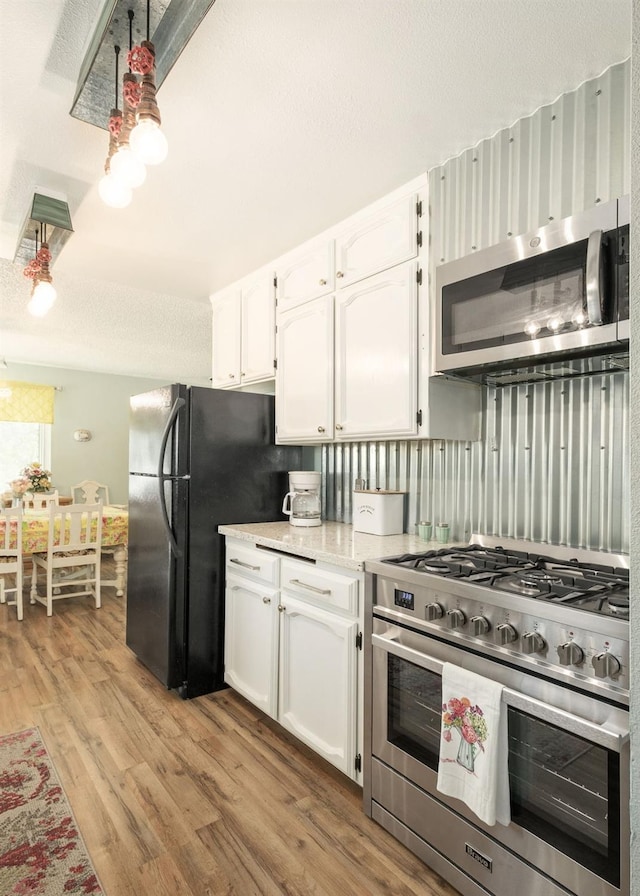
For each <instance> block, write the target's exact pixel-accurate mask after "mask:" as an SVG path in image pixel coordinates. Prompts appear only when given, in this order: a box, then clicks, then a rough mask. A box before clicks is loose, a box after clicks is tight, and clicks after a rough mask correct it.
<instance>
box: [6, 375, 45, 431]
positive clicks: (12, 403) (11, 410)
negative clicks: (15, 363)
mask: <svg viewBox="0 0 640 896" xmlns="http://www.w3.org/2000/svg"><path fill="white" fill-rule="evenodd" d="M54 394H55V389H54V387H53V386H39V385H37V384H36V383H20V382H11V381H9V380H0V420H3V421H5V422H7V423H53V398H54Z"/></svg>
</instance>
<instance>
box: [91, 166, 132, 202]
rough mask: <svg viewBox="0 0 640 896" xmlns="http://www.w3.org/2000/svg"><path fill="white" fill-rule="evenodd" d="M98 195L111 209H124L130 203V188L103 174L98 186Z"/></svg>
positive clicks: (110, 175)
mask: <svg viewBox="0 0 640 896" xmlns="http://www.w3.org/2000/svg"><path fill="white" fill-rule="evenodd" d="M98 193H99V194H100V198H101V199H102V201H103V202H104V203H106V204H107V205H109V206H111V208H126V207H127V206H128V205H129V203H130V202H131V198H132V196H133V193H132V192H131V187H128V186H127V185H126V184H123V183H122V181H120V180H118V179H117V178H115V177H114V176H113V174H105V176H104V177H103V178H102V179H101V180H100V183H99V184H98Z"/></svg>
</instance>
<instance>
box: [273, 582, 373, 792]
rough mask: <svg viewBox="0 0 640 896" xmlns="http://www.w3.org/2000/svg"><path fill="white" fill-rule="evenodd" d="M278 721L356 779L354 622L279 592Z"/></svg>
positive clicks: (355, 629)
mask: <svg viewBox="0 0 640 896" xmlns="http://www.w3.org/2000/svg"><path fill="white" fill-rule="evenodd" d="M280 600H281V610H280V616H281V624H280V699H279V707H278V720H279V722H280V724H281V725H283V726H284V727H285V728H287V729H288V730H289V731H291V732H292V733H293V734H295V735H296V737H298V738H300V740H301V741H304V743H306V744H308V746H310V747H311V748H312V749H313V750H315V751H316V752H317V753H319V754H320V755H321V756H323V757H324V758H325V759H326V760H327V761H328V762H331V763H332V764H333V765H335V766H336V767H337V768H339V769H340V770H341V771H343V772H344V773H345V774H346V775H349V777H350V778H355V768H354V763H355V755H356V725H357V718H356V678H357V675H356V669H357V652H358V651H357V649H356V635H357V633H358V623H357V622H356V621H355V620H349V619H345V618H343V617H339V616H337V615H335V614H332V613H328V612H326V611H325V610H322V609H320V608H318V607H314V606H311V605H309V604H305V603H304V602H303V601H298V600H296V599H295V598H293V597H291V596H290V595H289V594H288V593H286V592H282V594H281V598H280Z"/></svg>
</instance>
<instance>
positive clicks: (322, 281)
mask: <svg viewBox="0 0 640 896" xmlns="http://www.w3.org/2000/svg"><path fill="white" fill-rule="evenodd" d="M319 283H320V286H326V285H327V281H326V280H325V279H324V277H321V278H320V281H319Z"/></svg>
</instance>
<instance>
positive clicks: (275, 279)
mask: <svg viewBox="0 0 640 896" xmlns="http://www.w3.org/2000/svg"><path fill="white" fill-rule="evenodd" d="M273 286H274V288H275V289H277V287H278V278H277V277H274V278H273Z"/></svg>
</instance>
